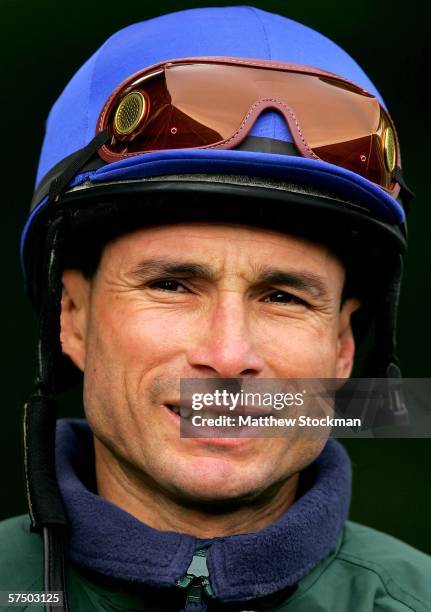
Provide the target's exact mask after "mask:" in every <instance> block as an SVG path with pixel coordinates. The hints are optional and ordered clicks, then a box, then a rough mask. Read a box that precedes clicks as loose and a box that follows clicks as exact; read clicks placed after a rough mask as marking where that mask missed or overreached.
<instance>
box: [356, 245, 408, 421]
mask: <svg viewBox="0 0 431 612" xmlns="http://www.w3.org/2000/svg"><path fill="white" fill-rule="evenodd" d="M402 273H403V258H402V256H401V255H398V258H397V260H396V262H395V264H394V267H393V271H392V275H391V282H390V285H389V286H388V288H387V291H386V292H385V295H384V299H383V301H382V303H381V304H380V305H379V310H378V313H377V318H376V327H375V345H374V350H373V352H372V354H371V356H370V360H369V365H368V368H367V371H366V372H365V374H364V377H365V378H377V379H378V380H376V385H375V392H376V393H378V394H380V397H381V401H380V403H376V402H375V401H374V402H372V401H370V402H368V404H367V403H366V404H365V406H364V410H363V413H362V423H363V424H365V425H366V426H372V427H379V426H394V425H395V426H402V425H407V424H408V423H409V414H408V410H407V406H406V404H405V400H404V397H403V390H402V375H401V369H400V365H399V360H398V357H397V345H396V342H397V339H396V329H397V317H398V305H399V300H400V291H401V279H402ZM381 379H385V380H381ZM371 395H372V390H370V396H371ZM370 406H373V409H372V410H371V409H370ZM371 412H372V414H371Z"/></svg>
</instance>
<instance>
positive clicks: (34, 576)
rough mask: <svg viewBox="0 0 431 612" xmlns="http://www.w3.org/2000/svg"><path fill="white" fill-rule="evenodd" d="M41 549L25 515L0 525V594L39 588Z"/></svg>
mask: <svg viewBox="0 0 431 612" xmlns="http://www.w3.org/2000/svg"><path fill="white" fill-rule="evenodd" d="M42 565H43V546H42V540H41V537H40V536H39V535H38V534H35V533H32V532H31V531H30V520H29V517H28V515H24V514H23V515H21V516H16V517H13V518H10V519H7V520H5V521H1V522H0V591H10V590H23V591H25V590H27V591H30V590H34V591H39V590H41V589H42Z"/></svg>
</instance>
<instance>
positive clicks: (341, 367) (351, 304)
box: [335, 298, 361, 378]
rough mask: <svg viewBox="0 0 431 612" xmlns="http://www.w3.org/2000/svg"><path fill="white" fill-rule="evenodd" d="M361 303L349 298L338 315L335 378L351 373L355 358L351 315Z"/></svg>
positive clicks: (346, 376)
mask: <svg viewBox="0 0 431 612" xmlns="http://www.w3.org/2000/svg"><path fill="white" fill-rule="evenodd" d="M360 305H361V303H360V302H359V300H358V299H356V298H349V299H348V300H346V301H345V302H344V304H343V307H342V309H341V312H340V315H339V326H338V342H337V362H336V366H335V371H336V374H335V376H336V378H348V377H349V376H350V374H351V372H352V368H353V359H354V356H355V339H354V337H353V331H352V321H351V317H352V314H353V313H354V312H355V311H356V310H358V308H359V307H360Z"/></svg>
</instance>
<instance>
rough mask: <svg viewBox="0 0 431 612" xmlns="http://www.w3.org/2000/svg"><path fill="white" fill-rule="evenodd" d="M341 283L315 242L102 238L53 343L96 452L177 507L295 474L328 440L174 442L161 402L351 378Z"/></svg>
mask: <svg viewBox="0 0 431 612" xmlns="http://www.w3.org/2000/svg"><path fill="white" fill-rule="evenodd" d="M344 278H345V272H344V268H343V266H342V264H341V262H340V261H339V260H338V259H337V258H336V256H335V255H333V254H332V252H331V251H329V250H328V249H327V248H326V247H324V246H322V245H319V244H315V243H311V242H308V241H306V240H304V239H301V238H298V237H294V236H289V235H286V234H282V233H278V232H275V231H270V230H264V229H256V228H251V227H245V226H235V225H228V224H226V225H224V224H220V225H207V224H199V223H189V224H177V225H167V226H160V227H155V228H149V229H148V228H147V229H139V230H137V231H135V232H133V233H130V234H127V235H124V236H122V237H120V238H118V239H116V240H115V241H112V242H111V243H109V244H108V245H107V246H106V247H105V249H104V251H103V254H102V258H101V262H100V265H99V268H98V270H97V273H96V274H95V276H94V278H93V279H92V280H91V281H90V280H87V279H85V278H84V277H83V275H82V274H81V272H79V271H77V270H67V271H66V272H65V273H64V277H63V282H64V292H63V302H62V336H61V340H62V345H63V350H64V352H65V353H67V354H68V355H69V356H70V357H71V358H72V360H73V361H74V363H75V364H76V365H77V366H78V367H80V368H81V369H82V370H83V371H84V405H85V411H86V415H87V419H88V421H89V424H90V426H91V428H92V430H93V432H94V434H95V436H96V442H97V445H99V447H100V448H104V449H106V450H107V452H109V453H110V454H111V456H114V457H115V458H116V459H117V460H119V461H120V462H123V463H124V464H127V465H129V466H130V467H131V468H133V469H134V472H135V473H136V474H138V475H139V474H140V475H141V476H142V477H143V478H145V479H146V480H147V481H148V480H149V481H151V482H152V483H153V485H154V484H155V485H156V486H157V488H158V489H159V490H160V489H162V490H163V491H165V492H166V493H167V494H168V495H169V496H173V497H175V499H177V500H185V501H192V500H193V501H196V500H204V501H206V502H208V501H210V502H211V501H212V502H215V501H223V500H230V499H233V498H244V499H246V498H247V499H253V498H258V497H259V495H261V494H263V492H264V491H266V490H269V488H271V485H274V484H276V483H279V482H282V481H284V480H285V479H286V478H288V477H289V476H291V475H292V474H295V473H297V472H298V471H300V470H301V469H303V468H304V467H305V466H306V465H308V464H309V463H310V462H311V461H312V460H313V459H314V458H315V457H316V456H317V455H318V454H319V452H320V450H321V449H322V447H323V445H324V442H325V440H323V439H319V438H318V437H315V438H310V437H309V438H303V437H294V438H293V437H285V438H281V437H279V438H247V439H244V438H237V439H230V440H227V441H225V442H223V441H220V440H216V441H209V440H200V439H186V438H181V437H180V435H179V418H178V417H177V416H176V415H175V414H174V413H173V412H172V411H171V410H170V409H169V408H168V405H178V404H179V399H180V397H179V381H180V379H181V378H208V377H209V378H227V377H254V378H314V377H316V378H317V377H330V378H334V377H346V376H349V374H350V369H351V365H352V359H353V353H354V343H353V338H352V334H351V328H350V315H351V312H352V311H353V310H354V309H355V308H356V307H357V302H356V300H347V301H346V302H345V304H344V305H343V307H342V308H340V300H341V294H342V289H343V284H344Z"/></svg>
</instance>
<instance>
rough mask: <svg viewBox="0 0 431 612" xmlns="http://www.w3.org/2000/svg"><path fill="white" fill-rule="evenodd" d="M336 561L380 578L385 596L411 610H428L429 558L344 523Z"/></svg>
mask: <svg viewBox="0 0 431 612" xmlns="http://www.w3.org/2000/svg"><path fill="white" fill-rule="evenodd" d="M337 556H338V559H339V560H341V561H344V562H345V563H350V564H352V565H354V566H356V568H357V569H359V570H360V569H361V568H362V570H363V571H368V572H372V573H373V574H374V575H377V576H378V577H379V580H380V581H381V583H382V584H383V585H384V588H385V590H386V592H387V594H388V596H390V597H392V598H393V599H394V600H398V601H400V602H403V603H404V604H405V605H406V607H411V609H413V610H431V581H430V576H431V556H429V555H427V554H425V553H423V552H421V551H419V550H417V549H415V548H413V547H412V546H409V545H408V544H405V543H404V542H401V541H400V540H397V539H396V538H394V537H392V536H390V535H387V534H386V533H382V532H380V531H376V530H375V529H371V528H370V527H365V526H364V525H359V524H358V523H354V522H353V521H348V522H347V523H346V527H345V532H344V539H343V544H342V546H341V548H340V549H339V552H338V555H337Z"/></svg>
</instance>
